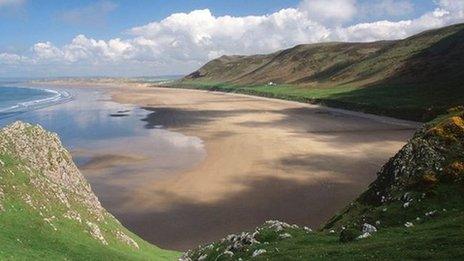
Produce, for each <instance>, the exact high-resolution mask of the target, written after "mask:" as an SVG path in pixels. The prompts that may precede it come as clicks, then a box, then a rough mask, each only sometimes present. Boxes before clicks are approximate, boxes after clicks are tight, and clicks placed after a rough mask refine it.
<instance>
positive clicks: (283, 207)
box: [84, 87, 417, 249]
mask: <svg viewBox="0 0 464 261" xmlns="http://www.w3.org/2000/svg"><path fill="white" fill-rule="evenodd" d="M128 88H129V89H128ZM110 93H111V96H112V99H113V100H115V101H117V102H120V103H131V104H135V105H138V106H141V107H143V108H144V109H146V110H149V111H151V113H150V114H148V116H147V117H145V118H144V119H143V121H144V122H145V127H146V128H155V127H161V126H162V128H165V129H168V130H172V131H175V132H180V133H182V134H184V135H188V136H195V137H199V138H200V139H201V140H203V142H204V146H205V148H206V152H207V155H206V157H205V159H204V160H202V161H201V162H200V163H199V164H197V165H196V166H195V167H193V168H191V169H188V170H186V171H182V172H179V173H175V174H173V175H169V176H168V177H166V178H163V179H162V180H160V179H157V180H154V181H150V180H149V179H147V180H146V182H145V183H144V184H142V185H140V186H138V187H137V189H132V190H131V194H130V196H129V197H127V198H125V202H124V205H123V207H121V209H119V211H117V213H115V215H116V216H117V217H118V218H119V219H120V220H122V221H123V223H124V224H125V225H126V226H127V227H129V228H130V229H131V230H132V231H134V232H135V233H137V234H139V235H140V236H142V237H143V238H145V239H147V240H149V241H150V242H153V243H155V244H156V245H159V246H161V247H168V248H174V249H187V248H191V247H193V246H196V245H198V244H200V243H206V242H210V241H213V240H217V239H218V238H220V237H221V236H224V235H226V234H228V233H233V232H237V231H242V230H247V229H252V228H254V227H255V226H257V225H259V224H261V223H262V222H264V221H265V220H269V219H280V220H285V221H287V222H290V223H297V224H300V225H308V226H311V227H313V228H318V226H320V225H321V224H322V223H323V222H324V221H326V220H327V219H328V218H330V217H331V216H332V215H334V214H335V213H336V212H337V211H339V210H340V209H341V208H342V207H343V206H344V205H346V204H347V203H348V202H349V201H351V200H353V199H354V198H355V197H356V196H357V195H358V194H359V193H361V192H362V191H363V190H364V189H366V187H367V185H368V184H369V183H370V182H371V181H373V180H374V178H375V176H376V171H377V170H379V168H380V167H381V166H382V164H383V163H385V162H386V161H387V160H388V158H389V157H391V156H393V155H394V154H395V153H396V152H397V151H398V150H399V149H400V148H401V147H402V146H403V145H404V144H405V142H406V141H407V139H408V138H409V137H411V135H412V133H413V131H414V130H415V128H416V127H417V124H416V123H412V122H406V121H400V120H394V119H389V118H384V117H378V116H372V115H365V114H360V113H352V112H344V111H342V110H337V109H328V108H324V107H320V106H314V105H306V104H300V103H295V102H287V101H280V100H272V99H264V98H257V97H250V96H244V95H231V94H224V93H212V92H205V91H193V90H181V89H167V88H146V87H137V88H130V87H127V88H126V87H124V88H122V87H120V88H116V89H112V90H111V92H110ZM105 160H106V161H107V160H108V159H105ZM121 164H124V161H122V162H121ZM84 173H85V171H84ZM128 184H130V182H129V181H128ZM109 208H110V209H111V207H109Z"/></svg>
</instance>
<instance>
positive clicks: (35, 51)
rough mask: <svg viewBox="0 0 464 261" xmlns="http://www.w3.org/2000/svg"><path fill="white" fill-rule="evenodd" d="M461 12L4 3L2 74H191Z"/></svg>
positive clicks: (452, 18)
mask: <svg viewBox="0 0 464 261" xmlns="http://www.w3.org/2000/svg"><path fill="white" fill-rule="evenodd" d="M463 10H464V0H436V1H434V0H370V1H368V0H332V1H325V0H266V1H263V0H234V1H231V0H216V1H213V0H196V1H193V0H191V1H188V0H180V1H163V0H154V1H149V0H138V1H117V0H97V1H90V0H87V1H75V0H67V1H58V0H54V1H45V0H35V1H32V0H0V32H1V36H0V76H8V75H13V76H24V74H28V75H34V76H64V75H69V76H72V75H77V76H81V75H91V74H96V75H124V76H135V75H155V74H174V73H187V72H189V71H191V70H194V69H195V68H196V67H198V66H200V65H201V64H203V63H204V62H206V61H208V60H209V59H212V58H215V57H217V56H220V55H223V54H237V53H238V54H251V53H265V52H271V51H275V50H277V49H281V48H287V47H291V46H293V45H295V44H300V43H313V42H324V41H372V40H382V39H399V38H404V37H407V36H409V35H411V34H414V33H417V32H419V31H422V30H425V29H429V28H434V27H439V26H444V25H447V24H451V23H457V22H463V21H464V17H463V16H464V14H463V13H464V11H463ZM228 16H232V17H233V18H230V19H229V18H228ZM60 68H61V69H60Z"/></svg>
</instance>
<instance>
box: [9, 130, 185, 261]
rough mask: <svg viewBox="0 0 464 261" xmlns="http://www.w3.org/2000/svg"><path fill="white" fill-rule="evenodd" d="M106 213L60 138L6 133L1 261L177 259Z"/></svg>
mask: <svg viewBox="0 0 464 261" xmlns="http://www.w3.org/2000/svg"><path fill="white" fill-rule="evenodd" d="M177 257H178V254H177V253H175V252H170V251H165V250H162V249H159V248H157V247H155V246H153V245H150V244H148V243H147V242H145V241H143V240H142V239H140V238H139V237H137V236H136V235H134V234H132V233H131V232H129V231H128V230H127V229H125V228H124V227H123V226H122V225H121V224H120V223H119V222H118V221H117V220H116V219H115V218H114V217H113V216H112V215H110V214H109V213H108V212H106V211H105V209H103V207H102V206H101V205H100V202H99V201H98V199H97V197H96V196H95V195H94V194H93V192H92V190H91V188H90V186H89V184H88V183H87V181H86V180H85V178H84V177H83V176H82V175H81V174H80V172H79V171H78V169H77V168H76V166H75V165H74V163H73V161H72V159H71V156H70V154H69V153H68V152H67V151H66V150H65V149H64V148H63V147H62V145H61V143H60V141H59V139H58V137H57V135H56V134H52V133H48V132H46V131H45V130H43V129H42V128H41V127H38V126H32V125H29V124H24V123H20V122H17V123H14V124H12V125H10V126H8V127H7V128H4V129H2V130H0V259H1V260H5V259H7V260H8V259H14V260H176V258H177Z"/></svg>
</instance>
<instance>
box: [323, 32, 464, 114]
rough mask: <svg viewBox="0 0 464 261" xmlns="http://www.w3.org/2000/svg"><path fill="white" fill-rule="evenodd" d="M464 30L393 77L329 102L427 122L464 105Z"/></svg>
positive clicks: (409, 61)
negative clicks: (450, 109) (452, 108)
mask: <svg viewBox="0 0 464 261" xmlns="http://www.w3.org/2000/svg"><path fill="white" fill-rule="evenodd" d="M463 82H464V30H460V31H458V32H456V33H454V34H451V35H449V36H447V37H444V38H443V39H441V40H440V41H438V42H436V43H435V44H432V45H431V46H430V47H429V48H427V49H425V50H422V51H421V52H419V53H416V54H414V55H412V56H411V57H409V58H408V59H407V60H406V61H405V62H404V63H403V64H402V65H401V66H400V67H398V68H396V69H395V72H394V73H393V74H392V75H390V76H389V77H387V78H385V79H383V80H380V81H377V82H374V83H371V84H369V85H367V86H365V87H364V88H360V89H355V90H352V91H349V92H345V93H337V94H333V95H331V96H329V97H327V99H328V101H327V103H328V104H329V105H334V106H339V107H343V108H348V109H354V110H362V111H366V112H371V113H376V114H383V115H388V116H393V117H399V118H404V119H410V120H418V121H427V120H430V119H432V118H434V117H436V116H437V115H438V114H442V113H444V112H446V110H447V109H448V108H450V107H454V106H458V105H462V104H464V84H463Z"/></svg>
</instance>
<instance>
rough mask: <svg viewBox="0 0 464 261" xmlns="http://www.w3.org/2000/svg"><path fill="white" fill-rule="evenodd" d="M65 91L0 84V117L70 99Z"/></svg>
mask: <svg viewBox="0 0 464 261" xmlns="http://www.w3.org/2000/svg"><path fill="white" fill-rule="evenodd" d="M71 98H72V97H71V95H70V94H69V93H68V92H66V91H55V90H49V89H39V88H25V87H7V86H1V85H0V119H1V118H5V117H12V116H14V115H16V114H19V113H24V112H27V111H32V110H36V109H40V108H44V107H47V106H50V105H54V104H57V103H62V102H66V101H68V100H70V99H71Z"/></svg>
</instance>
